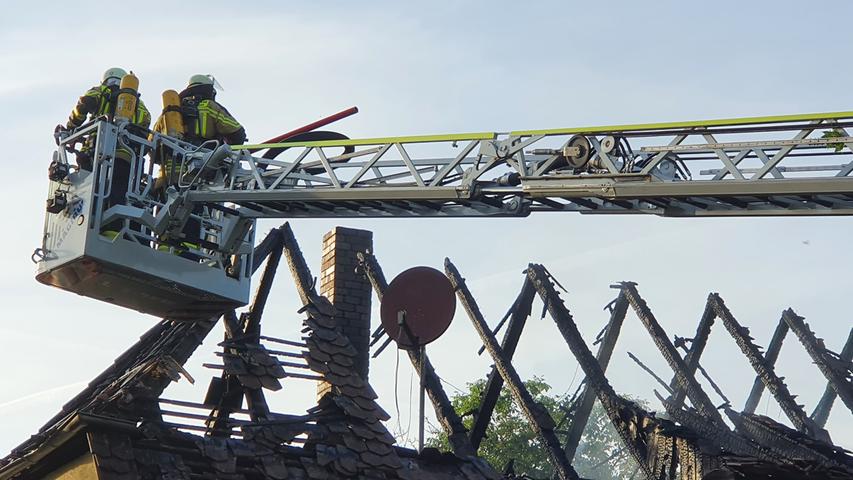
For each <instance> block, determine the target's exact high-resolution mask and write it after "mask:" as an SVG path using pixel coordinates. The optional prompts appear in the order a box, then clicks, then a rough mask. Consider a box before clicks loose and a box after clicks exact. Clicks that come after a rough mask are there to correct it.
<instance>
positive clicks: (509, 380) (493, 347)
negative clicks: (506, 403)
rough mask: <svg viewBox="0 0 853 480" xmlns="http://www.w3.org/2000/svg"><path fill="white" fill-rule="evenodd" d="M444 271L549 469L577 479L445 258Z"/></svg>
mask: <svg viewBox="0 0 853 480" xmlns="http://www.w3.org/2000/svg"><path fill="white" fill-rule="evenodd" d="M444 271H445V273H446V274H447V278H449V279H450V283H451V285H453V288H454V290H456V295H457V297H458V298H459V301H460V302H461V303H462V306H463V307H464V308H465V311H466V312H467V313H468V317H469V318H470V319H471V323H473V324H474V329H475V330H477V333H478V334H479V335H480V338H481V339H482V340H483V345H485V347H486V351H488V352H489V355H491V356H492V359H493V360H494V362H495V368H497V370H498V372H500V374H501V376H502V377H503V379H504V381H505V382H506V385H507V388H509V391H510V393H512V396H513V398H514V399H515V401H516V402H517V404H518V406H519V408H520V409H521V411H522V412H523V413H524V416H525V417H526V418H527V421H528V423H529V424H530V427H531V428H532V429H533V431H534V432H535V433H536V436H538V437H539V439H540V440H541V441H542V443H543V444H544V446H545V449H546V450H547V451H548V456H549V457H550V460H551V465H552V466H553V467H554V471H555V473H556V475H557V477H558V478H560V479H562V480H566V479H573V480H574V479H579V478H580V477H579V476H578V474H577V472H576V471H575V469H574V468H572V465H571V463H570V462H569V459H568V458H567V457H566V452H565V451H563V447H562V445H560V441H559V440H558V439H557V435H556V434H555V433H554V427H555V425H556V424H555V423H554V419H553V418H551V415H550V414H549V413H548V411H547V410H545V408H544V407H542V405H540V404H539V403H537V402H536V401H535V400H534V399H533V396H532V395H531V394H530V392H529V391H528V390H527V388H526V387H525V386H524V382H522V381H521V377H519V376H518V373H517V372H516V371H515V367H513V366H512V362H510V361H509V360H508V359H507V358H506V357H505V356H504V354H503V352H502V351H501V347H500V345H498V341H497V339H496V338H495V336H494V335H493V334H492V331H491V329H489V326H488V325H487V324H486V320H485V319H484V318H483V314H482V313H480V309H479V307H478V306H477V302H476V301H475V300H474V297H473V296H472V295H471V291H470V290H468V286H467V285H466V284H465V279H464V278H462V275H460V274H459V270H457V269H456V266H455V265H453V263H451V262H450V259H447V258H446V259H445V260H444ZM590 356H591V354H590Z"/></svg>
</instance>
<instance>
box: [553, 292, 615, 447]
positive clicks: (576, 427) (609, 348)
mask: <svg viewBox="0 0 853 480" xmlns="http://www.w3.org/2000/svg"><path fill="white" fill-rule="evenodd" d="M627 313H628V301H627V300H626V299H625V296H624V295H622V294H621V293H620V294H619V296H618V297H616V300H614V301H613V307H612V309H611V310H610V321H608V322H607V330H606V332H605V333H604V337H603V338H602V339H601V346H599V347H598V353H596V355H595V359H596V360H597V361H598V365H599V366H601V372H602V373H604V372H606V371H607V366H608V365H609V364H610V358H611V357H612V356H613V349H614V348H615V347H616V340H617V339H618V338H619V333H620V332H621V331H622V324H623V323H624V321H625V315H626V314H627ZM595 398H596V390H595V388H591V387H590V385H589V383H587V384H585V385H584V388H583V392H582V393H581V397H580V401H579V403H578V406H577V409H576V410H575V412H574V415H573V416H572V423H571V425H570V427H569V431H568V432H567V433H566V439H565V441H564V442H563V443H564V445H563V448H564V449H565V450H566V456H567V457H569V460H573V459H574V458H575V453H576V452H577V449H578V445H579V444H580V440H581V436H583V431H584V429H586V424H587V422H588V421H589V416H590V414H591V413H592V407H593V404H594V403H595Z"/></svg>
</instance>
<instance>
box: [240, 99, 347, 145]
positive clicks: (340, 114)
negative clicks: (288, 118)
mask: <svg viewBox="0 0 853 480" xmlns="http://www.w3.org/2000/svg"><path fill="white" fill-rule="evenodd" d="M356 113H358V107H350V108H348V109H346V110H343V111H341V112H338V113H336V114H334V115H329V116H328V117H325V118H321V119H320V120H317V121H316V122H314V123H309V124H308V125H305V126H304V127H299V128H297V129H296V130H291V131H289V132H287V133H282V134H281V135H279V136H277V137H274V138H271V139H269V140H267V141H265V142H263V143H265V144H266V143H279V142H281V141H282V140H285V139H287V138H290V137H292V136H294V135H298V134H300V133H305V132H310V131H311V130H314V129H315V128H319V127H322V126H324V125H328V124H330V123H333V122H337V121H338V120H340V119H342V118H346V117H349V116H350V115H355V114H356ZM252 150H263V148H256V149H254V148H253V149H252Z"/></svg>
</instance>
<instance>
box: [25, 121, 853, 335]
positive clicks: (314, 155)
mask: <svg viewBox="0 0 853 480" xmlns="http://www.w3.org/2000/svg"><path fill="white" fill-rule="evenodd" d="M851 126H853V112H840V113H826V114H813V115H791V116H782V117H762V118H744V119H731V120H715V121H707V122H686V123H665V124H651V125H623V126H611V127H593V128H571V129H561V130H529V131H517V132H509V133H492V132H488V133H473V134H458V135H434V136H417V137H394V138H374V139H366V140H349V139H346V140H334V141H318V142H290V143H277V144H266V145H249V146H241V147H229V146H228V145H219V144H218V143H217V142H214V141H211V142H207V143H205V144H203V145H201V146H200V147H198V146H194V145H191V144H189V143H186V142H183V141H181V140H179V139H175V138H171V137H168V136H165V135H162V134H158V133H153V132H150V131H148V130H144V129H139V128H138V127H135V126H133V125H128V124H127V123H113V122H108V121H105V120H102V119H99V120H97V121H94V122H92V123H91V124H89V125H84V126H82V127H81V128H79V129H78V130H77V131H75V132H74V133H73V134H71V135H70V136H67V137H63V138H58V143H59V146H60V148H59V149H58V150H57V151H56V153H55V154H54V161H53V162H52V164H51V168H50V179H51V182H50V190H49V196H50V197H49V201H48V214H47V218H46V221H45V230H44V237H43V239H42V244H41V247H40V248H38V249H36V251H35V252H34V254H33V260H34V261H36V263H37V264H38V272H39V273H38V275H37V278H38V280H39V281H41V282H43V283H46V284H49V285H53V286H56V287H59V288H63V289H66V290H69V291H72V292H75V293H78V294H80V295H84V296H88V297H93V298H97V299H99V300H102V301H106V302H109V303H114V304H117V305H122V306H125V307H129V308H134V309H137V310H140V311H143V312H146V313H151V314H154V315H157V316H164V315H168V316H170V318H181V315H185V313H181V312H186V311H189V312H191V315H190V317H192V318H195V317H197V313H198V311H199V309H200V308H207V309H210V310H211V311H216V312H218V311H221V310H222V309H224V308H231V307H233V306H235V305H243V304H245V303H246V302H247V301H248V295H249V283H250V280H251V272H252V271H253V270H252V266H253V264H254V259H253V254H252V252H253V250H252V247H253V243H254V231H255V220H256V219H258V218H281V217H285V218H287V217H290V218H295V217H489V216H491V217H521V216H526V215H529V214H530V213H532V212H542V211H552V212H554V211H573V212H580V213H586V214H598V213H610V214H618V213H630V214H654V215H662V216H674V217H703V216H750V215H803V216H805V215H851V214H853V177H851V175H850V173H851V171H852V170H853V149H852V148H853V138H851V137H850V136H849V135H848V134H847V132H846V130H845V129H846V128H849V127H851ZM92 134H95V135H96V138H97V142H96V145H95V148H94V151H93V152H91V154H92V159H93V162H92V167H93V168H92V170H85V169H80V168H72V166H71V162H69V158H68V157H69V152H70V151H74V145H75V144H76V143H77V142H79V141H81V140H82V139H83V138H84V137H86V136H89V135H92ZM333 135H334V136H336V137H341V135H340V134H333ZM259 150H265V152H264V153H263V155H261V156H258V155H253V154H251V153H250V152H256V151H259ZM119 162H121V163H119ZM128 164H129V167H130V168H129V173H128V169H127V167H128ZM158 164H171V165H173V166H178V165H180V168H174V169H172V172H183V173H181V174H180V176H178V175H176V174H173V175H172V176H171V178H169V179H168V182H166V187H165V188H164V187H163V186H161V185H158V182H156V181H155V178H156V177H157V176H158V175H157V169H158V168H159V165H158ZM122 172H123V173H122ZM125 182H126V185H125ZM125 186H126V188H125ZM125 191H126V192H127V193H126V194H125V193H124V192H125Z"/></svg>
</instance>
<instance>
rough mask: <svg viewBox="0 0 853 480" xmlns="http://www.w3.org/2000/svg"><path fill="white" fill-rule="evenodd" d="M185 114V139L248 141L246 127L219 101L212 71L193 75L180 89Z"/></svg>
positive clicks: (193, 140) (238, 143)
mask: <svg viewBox="0 0 853 480" xmlns="http://www.w3.org/2000/svg"><path fill="white" fill-rule="evenodd" d="M180 98H181V114H182V115H183V117H184V125H186V134H185V140H187V141H188V142H190V143H193V144H196V145H200V144H202V143H203V142H206V141H208V140H218V141H219V142H222V143H227V144H229V145H242V144H243V143H245V142H246V130H245V129H244V128H243V126H242V125H240V122H238V121H237V120H235V119H234V117H233V116H231V114H230V113H229V112H228V110H227V109H226V108H225V107H223V106H222V105H220V104H219V103H217V102H216V88H214V79H213V77H212V76H211V75H193V76H192V77H190V81H189V85H187V88H185V89H184V91H182V92H181V93H180Z"/></svg>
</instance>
